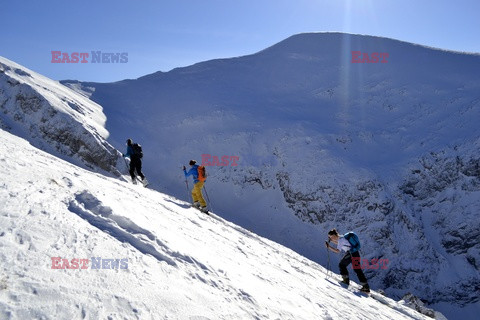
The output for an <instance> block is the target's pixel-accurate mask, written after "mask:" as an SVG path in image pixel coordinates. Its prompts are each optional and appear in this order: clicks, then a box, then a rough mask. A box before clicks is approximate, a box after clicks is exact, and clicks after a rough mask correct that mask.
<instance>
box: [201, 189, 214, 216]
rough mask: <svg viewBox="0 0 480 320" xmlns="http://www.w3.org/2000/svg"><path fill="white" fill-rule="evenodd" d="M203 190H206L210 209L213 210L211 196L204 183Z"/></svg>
mask: <svg viewBox="0 0 480 320" xmlns="http://www.w3.org/2000/svg"><path fill="white" fill-rule="evenodd" d="M203 190H205V195H206V196H207V200H208V205H209V206H210V211H213V205H212V202H211V201H210V197H209V196H208V193H207V188H205V185H203Z"/></svg>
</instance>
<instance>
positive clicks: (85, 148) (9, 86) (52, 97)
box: [0, 57, 119, 175]
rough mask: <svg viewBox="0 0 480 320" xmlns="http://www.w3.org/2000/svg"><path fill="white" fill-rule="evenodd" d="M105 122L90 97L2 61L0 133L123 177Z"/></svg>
mask: <svg viewBox="0 0 480 320" xmlns="http://www.w3.org/2000/svg"><path fill="white" fill-rule="evenodd" d="M105 120H106V118H105V115H104V114H103V112H102V108H101V107H100V106H99V105H98V104H96V103H94V102H92V101H91V100H89V99H88V98H87V97H85V96H82V95H80V94H78V93H77V92H75V91H73V90H71V89H68V88H66V87H65V86H63V85H61V84H60V83H58V82H57V81H53V80H51V79H48V78H46V77H44V76H42V75H40V74H38V73H35V72H33V71H31V70H28V69H27V68H25V67H23V66H20V65H18V64H16V63H14V62H12V61H10V60H7V59H5V58H2V57H0V127H1V128H4V129H8V130H9V131H11V132H12V133H14V134H16V135H19V136H22V137H25V138H26V139H27V140H29V141H30V143H32V144H33V145H35V146H37V147H39V148H42V149H44V150H47V151H49V152H51V153H55V154H57V155H61V156H63V157H68V158H69V159H70V161H74V162H76V163H83V164H84V165H86V166H87V167H89V168H90V169H94V170H97V169H98V168H101V169H103V170H106V171H108V172H111V173H114V174H116V175H119V172H118V170H117V169H116V166H117V160H118V155H119V153H118V152H117V151H116V150H115V149H114V148H113V147H112V146H111V145H110V144H109V143H107V142H106V141H105V139H106V138H107V137H108V132H107V130H106V129H105V126H104V125H105ZM79 160H80V161H79Z"/></svg>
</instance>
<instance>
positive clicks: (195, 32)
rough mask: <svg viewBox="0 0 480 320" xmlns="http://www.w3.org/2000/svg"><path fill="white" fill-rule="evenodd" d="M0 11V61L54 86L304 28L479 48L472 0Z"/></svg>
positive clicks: (184, 2) (221, 2) (219, 2)
mask: <svg viewBox="0 0 480 320" xmlns="http://www.w3.org/2000/svg"><path fill="white" fill-rule="evenodd" d="M0 9H1V11H0V12H1V19H0V28H1V30H2V37H1V44H0V56H3V57H6V58H8V59H10V60H13V61H15V62H17V63H19V64H22V65H24V66H26V67H28V68H30V69H33V70H34V71H37V72H39V73H41V74H43V75H46V76H48V77H50V78H52V79H55V80H62V79H77V80H83V81H97V82H110V81H117V80H122V79H127V78H129V79H133V78H138V77H140V76H143V75H146V74H149V73H153V72H156V71H169V70H171V69H173V68H175V67H182V66H187V65H191V64H193V63H196V62H200V61H205V60H209V59H215V58H227V57H235V56H241V55H246V54H252V53H255V52H258V51H260V50H262V49H264V48H266V47H269V46H271V45H273V44H275V43H277V42H279V41H281V40H283V39H285V38H287V37H289V36H291V35H294V34H297V33H302V32H322V31H342V32H349V33H358V34H368V35H375V36H384V37H389V38H394V39H398V40H403V41H408V42H414V43H418V44H423V45H428V46H432V47H437V48H442V49H451V50H456V51H467V52H477V53H478V52H480V19H479V16H478V14H479V13H480V1H479V0H458V1H448V0H403V1H399V0H290V1H287V0H255V1H250V0H236V1H231V0H171V1H170V0H168V1H164V0H156V1H154V0H142V1H134V0H128V1H127V0H96V1H90V0H83V1H65V0H62V1H57V0H54V1H53V0H52V1H38V0H18V1H4V3H2V4H1V6H0ZM51 51H61V52H66V53H68V54H69V55H70V54H71V53H73V52H87V53H90V52H91V51H101V52H103V53H122V52H126V53H128V62H127V63H97V64H93V63H91V62H90V63H84V64H81V63H70V64H66V63H58V64H57V63H51V60H52V54H51ZM89 60H91V58H90V59H89Z"/></svg>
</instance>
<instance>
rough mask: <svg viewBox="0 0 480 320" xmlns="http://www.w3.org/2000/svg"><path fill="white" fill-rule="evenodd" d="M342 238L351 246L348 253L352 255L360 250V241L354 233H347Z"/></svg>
mask: <svg viewBox="0 0 480 320" xmlns="http://www.w3.org/2000/svg"><path fill="white" fill-rule="evenodd" d="M343 237H344V238H345V239H347V240H348V242H350V244H351V245H352V248H351V249H350V253H354V252H357V251H358V250H360V240H359V239H358V236H357V235H356V234H355V232H352V231H350V232H347V233H345V234H344V235H343Z"/></svg>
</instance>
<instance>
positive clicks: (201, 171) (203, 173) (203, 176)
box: [197, 166, 207, 181]
mask: <svg viewBox="0 0 480 320" xmlns="http://www.w3.org/2000/svg"><path fill="white" fill-rule="evenodd" d="M197 172H198V181H205V180H207V170H206V169H205V166H198V168H197Z"/></svg>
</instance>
